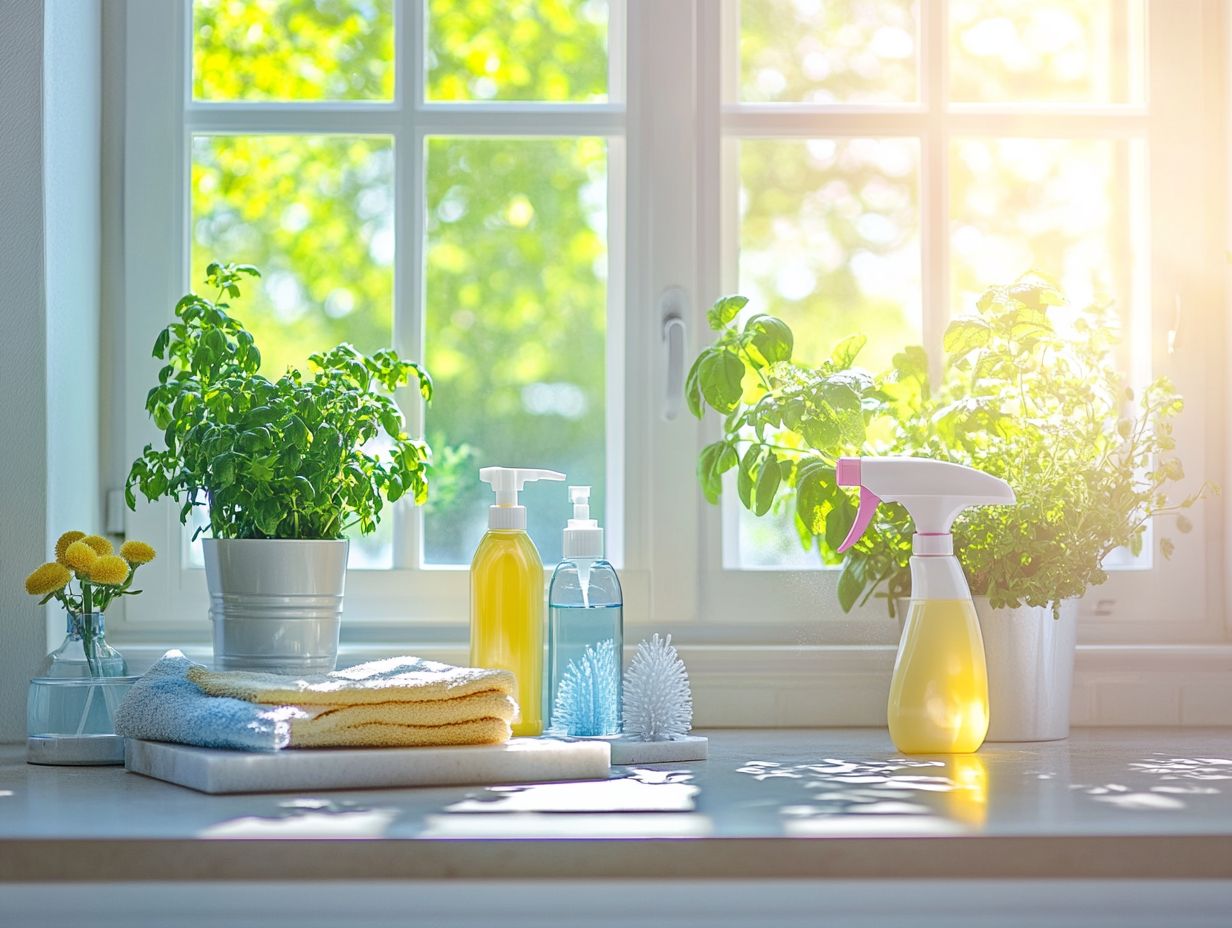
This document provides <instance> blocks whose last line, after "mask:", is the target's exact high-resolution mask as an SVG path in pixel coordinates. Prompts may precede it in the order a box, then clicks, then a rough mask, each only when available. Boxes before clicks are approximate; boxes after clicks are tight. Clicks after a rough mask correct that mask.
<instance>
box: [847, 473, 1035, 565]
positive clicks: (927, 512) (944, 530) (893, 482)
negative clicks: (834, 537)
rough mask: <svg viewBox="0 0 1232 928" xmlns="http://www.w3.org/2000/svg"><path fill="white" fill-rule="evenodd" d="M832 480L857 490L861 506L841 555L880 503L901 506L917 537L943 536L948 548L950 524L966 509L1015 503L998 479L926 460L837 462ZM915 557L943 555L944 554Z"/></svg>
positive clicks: (857, 536) (918, 551)
mask: <svg viewBox="0 0 1232 928" xmlns="http://www.w3.org/2000/svg"><path fill="white" fill-rule="evenodd" d="M834 480H835V483H837V484H838V485H839V486H841V487H857V486H858V487H859V488H860V508H859V510H858V511H857V512H856V521H855V523H854V524H853V525H852V526H851V531H850V532H848V534H847V537H846V539H844V540H843V543H842V544H841V545H839V547H838V550H839V553H840V554H841V553H842V552H844V551H846V550H847V549H848V548H850V547H851V546H852V545H854V544H855V543H856V542H857V541H859V540H860V536H861V535H863V534H864V532H865V530H866V529H867V528H868V526H869V523H871V522H872V521H873V514H874V513H875V512H876V511H877V506H878V504H879V503H881V502H882V501H885V502H887V503H901V504H902V505H903V506H904V507H905V508H906V509H907V512H908V514H910V516H911V520H912V522H914V523H915V531H916V535H917V536H924V537H925V538H929V537H937V536H944V539H943V540H944V541H945V544H944V545H938V546H935V547H937V548H938V549H943V548H948V547H949V534H950V526H951V525H952V524H953V522H954V518H955V517H956V516H957V515H958V514H959V513H960V512H962V511H963V510H964V509H966V508H967V507H968V506H989V505H1005V504H1007V503H1012V502H1014V491H1013V489H1011V488H1010V485H1009V484H1008V483H1006V482H1005V481H1004V480H1002V479H1001V478H999V477H994V476H992V474H986V473H984V472H983V471H981V470H976V469H975V468H974V467H965V466H963V465H962V464H951V463H949V462H948V461H934V460H932V459H930V458H841V459H840V460H839V461H838V463H837V464H836V465H835V467H834ZM913 548H914V549H916V550H917V553H930V554H936V553H947V552H945V551H943V550H931V548H930V549H929V550H927V551H925V550H923V549H919V548H917V546H915V545H913Z"/></svg>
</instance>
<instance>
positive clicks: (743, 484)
mask: <svg viewBox="0 0 1232 928" xmlns="http://www.w3.org/2000/svg"><path fill="white" fill-rule="evenodd" d="M761 455H762V449H761V447H760V446H758V445H750V446H749V449H748V450H747V451H745V452H744V457H743V458H741V459H740V469H739V470H738V471H737V472H736V493H737V494H738V495H739V496H740V502H741V503H743V504H744V508H745V509H750V510H751V509H752V508H753V480H754V476H755V471H756V470H757V462H758V460H759V459H760V458H761Z"/></svg>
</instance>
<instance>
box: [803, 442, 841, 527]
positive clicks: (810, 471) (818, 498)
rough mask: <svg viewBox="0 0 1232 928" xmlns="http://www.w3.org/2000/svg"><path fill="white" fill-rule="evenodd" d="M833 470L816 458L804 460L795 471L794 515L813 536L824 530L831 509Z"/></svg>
mask: <svg viewBox="0 0 1232 928" xmlns="http://www.w3.org/2000/svg"><path fill="white" fill-rule="evenodd" d="M833 486H834V468H833V467H830V466H829V465H827V464H826V463H825V462H823V461H821V460H820V459H818V458H806V459H805V460H804V461H801V462H800V465H799V467H798V468H797V469H796V513H797V515H799V517H800V521H801V522H803V523H804V525H805V526H806V527H807V528H808V530H809V532H810V533H811V534H813V535H819V534H821V532H822V531H823V530H824V528H825V522H826V513H827V512H828V511H829V509H830V508H831V505H832V504H831V494H832V492H833Z"/></svg>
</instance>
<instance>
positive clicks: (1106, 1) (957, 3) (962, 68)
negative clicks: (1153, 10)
mask: <svg viewBox="0 0 1232 928" xmlns="http://www.w3.org/2000/svg"><path fill="white" fill-rule="evenodd" d="M1145 23H1146V9H1145V2H1144V0H951V3H950V49H951V50H950V82H951V87H950V90H951V96H952V98H953V99H954V100H959V101H968V102H981V103H1000V102H1006V101H1013V102H1019V103H1021V102H1040V103H1135V102H1138V101H1140V100H1141V99H1142V96H1143V94H1142V88H1143V75H1144V64H1145V48H1146V45H1145Z"/></svg>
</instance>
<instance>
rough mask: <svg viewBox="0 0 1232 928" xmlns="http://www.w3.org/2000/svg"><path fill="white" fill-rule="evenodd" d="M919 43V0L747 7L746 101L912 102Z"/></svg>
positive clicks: (827, 0)
mask: <svg viewBox="0 0 1232 928" xmlns="http://www.w3.org/2000/svg"><path fill="white" fill-rule="evenodd" d="M918 36H919V11H918V4H917V3H916V2H914V0H741V4H740V99H741V100H743V101H745V102H747V103H782V102H792V103H909V102H913V101H915V100H916V99H917V97H918V77H917V71H918V47H919V42H918Z"/></svg>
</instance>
